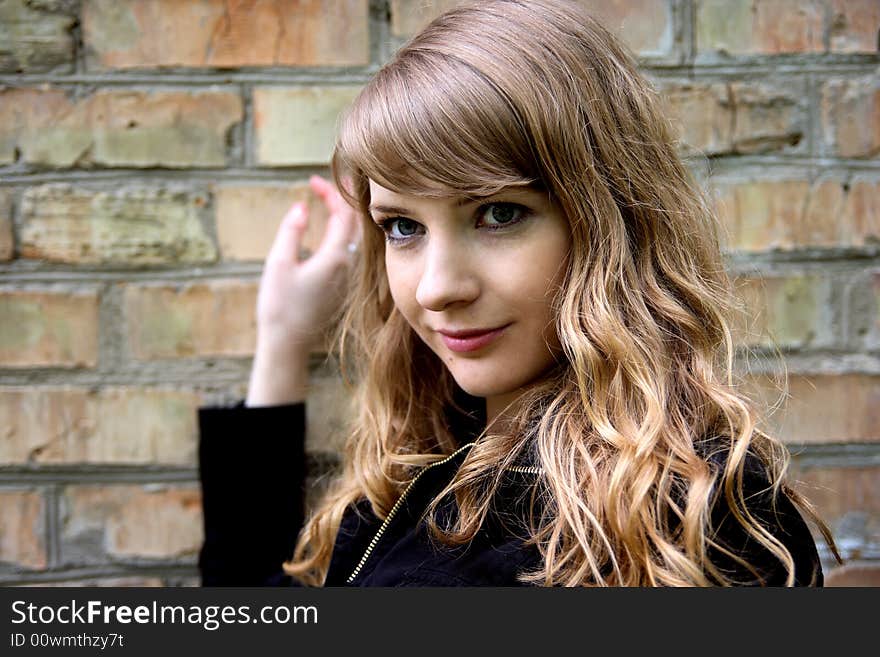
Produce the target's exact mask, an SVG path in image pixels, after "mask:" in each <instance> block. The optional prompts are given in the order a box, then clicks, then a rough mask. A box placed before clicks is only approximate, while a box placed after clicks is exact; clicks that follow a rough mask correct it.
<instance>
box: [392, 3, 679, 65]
mask: <svg viewBox="0 0 880 657" xmlns="http://www.w3.org/2000/svg"><path fill="white" fill-rule="evenodd" d="M459 4H461V0H426V1H421V2H412V1H411V0H391V33H392V34H393V35H394V36H396V37H401V38H404V37H410V36H412V35H413V34H415V33H416V32H418V31H419V30H420V29H422V28H423V27H424V26H425V25H427V24H428V22H429V21H430V20H432V19H433V18H435V17H437V16H439V15H440V14H442V13H444V12H445V11H447V10H449V9H452V8H453V7H455V6H457V5H459ZM581 4H583V5H584V6H585V7H586V8H587V10H588V11H589V12H590V13H591V14H592V15H593V16H594V17H595V18H596V19H597V20H598V21H599V22H601V23H602V24H603V25H605V27H607V28H608V29H609V30H610V31H611V32H614V33H615V34H616V35H617V36H618V37H620V38H621V39H622V40H623V41H624V43H626V44H627V46H629V47H630V48H631V49H632V50H633V51H634V52H636V53H637V54H640V55H657V54H666V53H668V52H669V51H670V50H671V47H672V12H671V7H670V4H669V2H667V1H665V0H628V1H627V2H607V1H603V0H581Z"/></svg>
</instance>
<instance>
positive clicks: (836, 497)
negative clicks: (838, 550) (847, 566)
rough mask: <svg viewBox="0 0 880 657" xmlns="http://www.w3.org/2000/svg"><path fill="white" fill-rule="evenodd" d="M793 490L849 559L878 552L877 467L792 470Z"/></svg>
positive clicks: (879, 486) (879, 493)
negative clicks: (808, 504) (867, 550)
mask: <svg viewBox="0 0 880 657" xmlns="http://www.w3.org/2000/svg"><path fill="white" fill-rule="evenodd" d="M795 478H796V479H797V486H796V487H797V489H798V490H799V491H800V492H802V493H803V494H804V495H805V496H806V497H807V498H808V499H809V500H810V501H811V502H812V503H813V504H814V505H815V506H816V511H817V512H818V514H819V516H820V517H821V518H822V519H823V520H824V521H825V522H826V523H827V524H828V526H829V527H830V528H831V529H832V533H833V534H834V537H835V540H836V541H838V542H839V543H840V544H841V545H840V546H839V547H843V548H844V549H845V550H846V552H848V554H847V555H846V556H848V557H850V558H858V556H859V555H858V551H860V550H862V549H864V548H866V547H870V548H873V550H876V549H878V548H880V467H878V466H876V465H873V466H871V465H865V466H850V467H812V468H808V469H807V468H804V469H796V470H795Z"/></svg>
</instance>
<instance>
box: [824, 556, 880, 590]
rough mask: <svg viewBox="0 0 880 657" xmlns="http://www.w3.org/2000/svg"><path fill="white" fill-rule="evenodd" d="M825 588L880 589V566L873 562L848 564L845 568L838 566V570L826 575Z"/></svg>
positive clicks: (832, 570)
mask: <svg viewBox="0 0 880 657" xmlns="http://www.w3.org/2000/svg"><path fill="white" fill-rule="evenodd" d="M825 586H827V587H832V586H836V587H843V586H847V587H854V586H871V587H880V564H878V563H871V562H864V563H859V562H855V563H847V564H846V565H843V566H838V567H837V568H833V569H831V570H830V571H829V572H828V573H827V574H826V575H825Z"/></svg>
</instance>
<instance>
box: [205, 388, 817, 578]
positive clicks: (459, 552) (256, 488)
mask: <svg viewBox="0 0 880 657" xmlns="http://www.w3.org/2000/svg"><path fill="white" fill-rule="evenodd" d="M482 419H483V418H481V417H479V416H478V415H476V416H470V417H465V418H457V419H456V420H455V422H456V424H454V425H453V427H454V428H455V429H456V432H457V433H456V435H462V436H464V437H466V438H470V437H472V436H473V435H475V434H476V433H477V432H478V431H479V428H480V426H481V424H480V423H481V421H482ZM199 430H200V443H199V466H200V476H201V483H202V494H203V507H204V530H205V540H204V544H203V546H202V550H201V553H200V555H199V568H200V571H201V576H202V584H203V585H204V586H276V585H288V586H289V585H294V586H295V585H298V582H296V581H295V580H293V579H292V578H291V577H289V576H287V575H285V574H284V573H283V571H282V569H281V563H282V562H283V561H285V560H286V559H287V558H289V557H290V555H291V554H292V551H293V546H294V543H295V541H296V537H297V534H298V532H299V529H300V528H301V526H302V524H303V519H304V517H303V514H304V503H303V500H304V492H305V491H304V486H305V477H306V472H305V465H304V464H305V449H304V445H305V406H304V405H303V404H292V405H287V406H275V407H266V408H244V407H243V405H241V404H239V405H238V406H235V407H229V408H226V407H212V408H202V409H200V410H199ZM471 445H472V443H465V444H464V445H462V447H460V448H459V449H458V451H456V452H455V453H454V454H453V455H451V456H450V457H448V458H446V459H444V460H443V461H441V462H438V463H436V464H434V465H432V466H429V467H427V468H426V469H424V470H423V471H422V472H421V473H420V474H419V475H418V476H417V477H416V478H415V479H414V481H413V483H412V484H411V485H410V487H409V488H408V489H407V491H406V493H405V494H404V495H403V496H402V498H401V499H400V501H399V502H398V504H397V506H396V507H395V510H393V511H392V513H391V514H390V515H389V519H388V520H387V521H386V522H382V521H380V520H379V519H378V518H377V517H376V516H375V515H374V514H373V512H372V511H371V509H370V508H369V505H368V504H367V503H366V502H362V503H360V504H358V505H357V506H353V507H350V508H349V509H348V511H347V512H346V513H345V515H344V517H343V520H342V524H341V525H340V529H339V532H338V534H337V537H336V542H335V545H334V549H333V555H332V559H331V563H330V569H329V572H328V575H327V580H326V583H325V584H326V585H327V586H346V585H351V586H521V583H519V582H518V581H517V579H516V575H517V573H518V572H520V571H522V570H523V569H533V568H536V567H537V566H539V565H540V559H541V557H540V554H539V552H538V550H537V549H536V548H535V547H534V546H526V545H524V544H523V540H524V538H525V537H526V535H527V532H526V530H525V525H524V523H523V522H522V521H521V520H520V519H521V518H524V517H525V509H526V508H527V507H526V497H527V495H528V490H529V488H530V485H531V484H532V483H533V482H534V477H535V476H537V475H536V474H534V473H533V472H531V471H530V470H529V469H528V468H519V469H515V470H509V471H507V472H505V477H504V481H503V484H502V487H501V489H500V491H499V497H498V498H497V499H498V504H497V505H496V507H495V508H496V509H502V510H503V511H501V512H498V513H492V514H490V515H489V517H488V518H487V521H486V522H485V523H484V525H483V528H482V529H481V530H480V531H479V532H478V534H477V535H476V536H475V538H474V539H473V540H472V541H471V542H470V543H468V544H467V545H465V546H461V547H457V548H449V547H446V546H441V545H435V544H434V543H432V540H431V538H430V536H429V533H428V531H427V528H426V527H425V525H424V523H423V522H420V521H419V518H420V516H421V513H422V512H423V511H424V509H425V508H426V507H427V505H428V503H429V501H430V500H432V499H433V498H434V496H435V495H436V494H437V493H439V491H440V490H441V489H442V488H443V487H444V486H445V485H446V483H448V482H449V480H450V479H451V478H452V477H453V475H454V474H455V472H456V470H457V468H458V467H459V466H460V465H461V462H462V461H463V460H464V458H465V457H466V455H467V453H468V451H469V449H470V446H471ZM760 472H761V470H760V468H754V469H747V471H746V478H745V481H744V485H745V488H746V490H745V493H746V498H747V499H749V498H751V501H750V507H749V508H750V511H752V513H754V514H756V515H757V517H759V518H760V519H761V520H762V522H763V523H764V525H765V526H766V527H767V528H768V529H769V530H770V531H771V532H772V533H773V534H774V535H775V536H776V537H777V538H779V539H780V540H781V541H782V542H783V543H784V544H785V545H786V547H787V548H788V549H789V551H790V552H791V553H792V555H793V556H794V558H795V563H796V579H797V584H798V585H810V584H812V585H816V586H821V585H822V570H821V565H820V561H819V557H818V554H817V551H816V545H815V542H814V541H813V538H812V536H811V534H810V531H809V529H808V528H807V525H806V524H805V523H804V521H803V519H802V517H801V516H800V514H799V513H798V511H797V510H796V509H795V507H794V506H793V505H792V503H791V502H790V501H789V500H788V499H787V498H782V499H781V500H780V501H779V503H778V504H777V508H776V511H775V513H773V512H770V511H769V510H768V509H769V502H768V498H767V496H766V495H764V494H762V493H761V491H763V489H764V488H765V487H766V480H764V479H762V477H761V475H760V474H759V473H760ZM452 513H454V502H453V501H452V500H451V499H446V500H444V504H443V505H442V506H441V518H445V517H448V515H449V514H452ZM712 513H713V519H714V520H715V523H716V526H718V527H719V534H718V536H719V538H720V540H721V541H722V542H723V543H724V544H725V545H727V546H729V547H730V549H731V550H732V551H733V552H734V553H736V554H740V555H742V556H744V557H745V558H746V559H747V560H748V561H749V562H750V563H752V564H753V565H755V566H756V567H757V568H758V569H759V572H761V573H762V574H763V577H764V583H765V584H769V585H781V584H784V580H785V572H784V569H783V568H782V567H781V565H780V564H779V563H778V562H777V561H776V559H775V558H773V557H772V555H771V554H770V553H769V552H767V551H766V550H765V549H764V548H762V547H761V546H760V545H759V544H757V543H756V542H755V541H754V540H752V539H750V538H749V537H748V536H746V535H745V534H744V533H743V530H742V529H741V528H740V527H739V525H738V524H737V523H735V522H733V521H732V520H731V519H730V518H729V514H728V512H727V509H725V508H723V504H716V508H714V509H713V512H712ZM712 560H713V563H716V564H718V565H719V566H720V567H722V568H724V569H725V570H726V571H728V572H730V573H732V574H733V575H734V576H735V578H736V579H737V580H739V581H742V582H743V584H750V583H754V581H753V580H754V577H753V575H752V574H751V573H749V572H748V571H745V570H744V569H743V568H741V567H740V566H738V565H737V564H736V563H735V562H734V561H732V560H730V559H729V558H727V557H725V556H723V555H722V554H713V555H712Z"/></svg>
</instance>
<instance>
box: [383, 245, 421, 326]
mask: <svg viewBox="0 0 880 657" xmlns="http://www.w3.org/2000/svg"><path fill="white" fill-rule="evenodd" d="M385 272H386V275H387V277H388V289H389V291H390V292H391V298H392V299H393V300H394V305H395V306H396V307H397V309H398V311H400V313H401V314H402V315H403V316H404V317H405V318H406V320H407V321H408V322H409V323H410V324H412V323H413V322H412V319H413V313H414V306H416V305H417V304H416V283H415V281H418V279H417V278H416V277H415V275H416V272H415V271H413V268H412V267H407V266H406V263H403V262H400V261H399V260H397V259H395V258H391V257H386V258H385Z"/></svg>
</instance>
